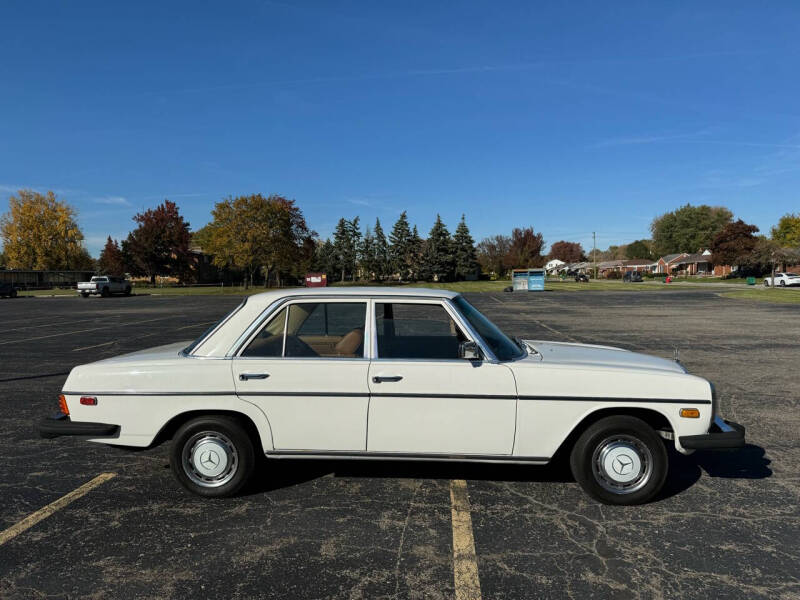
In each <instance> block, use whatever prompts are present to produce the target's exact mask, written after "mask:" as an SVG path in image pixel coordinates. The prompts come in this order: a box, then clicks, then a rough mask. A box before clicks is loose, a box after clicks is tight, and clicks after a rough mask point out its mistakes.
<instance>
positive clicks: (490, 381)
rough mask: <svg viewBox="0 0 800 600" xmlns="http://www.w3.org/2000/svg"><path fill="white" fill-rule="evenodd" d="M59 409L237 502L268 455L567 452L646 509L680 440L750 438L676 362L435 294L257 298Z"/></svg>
mask: <svg viewBox="0 0 800 600" xmlns="http://www.w3.org/2000/svg"><path fill="white" fill-rule="evenodd" d="M59 400H60V407H61V412H60V413H58V414H57V415H56V416H55V417H51V418H49V419H44V420H43V421H42V422H41V424H40V432H41V435H43V436H44V437H56V436H59V435H80V436H86V437H88V438H90V439H91V441H94V442H102V443H106V444H113V445H119V446H133V447H148V446H152V445H155V444H158V443H160V442H161V441H163V440H167V439H171V440H172V449H171V453H170V462H171V465H172V470H173V472H174V474H175V476H176V477H177V479H178V480H179V481H180V482H181V483H182V484H183V485H184V486H185V487H186V488H187V489H189V490H190V491H192V492H195V493H197V494H201V495H203V496H229V495H231V494H234V493H236V492H237V491H238V490H239V489H240V488H241V487H242V486H243V485H244V484H245V483H246V481H247V480H248V479H249V478H250V476H251V475H252V473H253V470H254V466H255V464H256V457H257V455H258V453H263V454H264V455H266V456H267V457H269V458H270V459H278V458H294V459H297V458H339V459H343V458H354V459H383V460H386V459H403V460H409V459H423V460H457V461H481V462H506V463H524V464H532V465H542V464H546V463H548V462H549V461H550V460H551V459H552V458H553V457H554V456H556V454H557V453H558V452H562V453H567V454H568V456H569V459H570V465H571V468H572V472H573V474H574V476H575V479H576V480H577V481H578V482H579V483H580V484H581V486H582V487H583V488H584V490H585V491H586V492H588V493H589V494H590V495H592V496H593V497H594V498H596V499H598V500H600V501H602V502H606V503H611V504H634V503H640V502H645V501H647V500H649V499H650V498H652V497H653V496H654V495H655V494H656V493H658V491H659V490H660V489H661V487H662V485H663V483H664V479H665V478H666V475H667V462H668V457H667V449H666V444H670V445H674V447H675V449H676V450H677V451H678V452H682V453H684V454H688V453H690V452H692V451H693V450H694V449H701V448H702V449H708V448H735V447H740V446H742V445H744V428H743V427H742V426H740V425H737V424H735V423H730V422H728V421H724V420H723V419H721V418H720V417H719V415H717V414H716V397H715V392H714V387H713V385H712V384H710V383H709V382H708V381H706V380H705V379H702V378H700V377H696V376H693V375H689V374H687V372H686V370H685V369H684V368H683V366H681V364H680V363H678V362H675V361H671V360H666V359H662V358H656V357H653V356H648V355H644V354H635V353H633V352H629V351H627V350H623V349H620V348H611V347H607V346H591V345H586V344H567V343H561V342H541V341H536V340H519V339H516V338H511V337H508V336H507V335H505V334H504V333H503V332H502V331H500V329H498V328H497V327H496V326H495V325H494V324H492V322H491V321H489V320H488V319H487V318H486V317H485V316H484V315H483V314H481V313H480V312H479V311H478V310H476V309H475V308H474V307H473V306H472V305H471V304H470V303H469V302H468V301H467V300H466V299H465V298H464V297H462V296H461V295H459V294H456V293H453V292H448V291H442V290H429V289H411V288H327V289H326V288H322V289H320V288H309V289H293V290H280V291H272V292H267V293H263V294H257V295H254V296H251V297H249V298H247V299H245V301H244V302H242V304H241V305H239V306H238V307H237V308H236V309H234V310H233V311H232V312H231V313H230V314H229V315H227V316H226V317H225V318H224V319H222V321H220V322H219V324H217V325H216V326H214V327H212V328H211V329H210V330H209V331H207V332H206V333H205V334H203V335H202V336H200V337H199V338H198V339H197V340H195V341H194V342H192V343H190V344H188V345H187V342H183V343H179V344H171V345H169V346H162V347H159V348H154V349H151V350H146V351H142V352H135V353H133V354H126V355H123V356H118V357H115V358H110V359H106V360H101V361H99V362H95V363H91V364H87V365H81V366H78V367H75V368H74V369H73V370H72V372H71V373H70V375H69V377H68V378H67V380H66V383H65V384H64V388H63V392H62V395H61V396H60V398H59ZM387 468H388V467H387Z"/></svg>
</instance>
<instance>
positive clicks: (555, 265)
mask: <svg viewBox="0 0 800 600" xmlns="http://www.w3.org/2000/svg"><path fill="white" fill-rule="evenodd" d="M566 264H567V263H565V262H564V261H563V260H559V259H557V258H553V259H551V260H548V261H547V263H546V264H545V265H544V270H545V271H547V273H548V274H549V273H557V272H558V271H559V270H561V267H563V266H564V265H566Z"/></svg>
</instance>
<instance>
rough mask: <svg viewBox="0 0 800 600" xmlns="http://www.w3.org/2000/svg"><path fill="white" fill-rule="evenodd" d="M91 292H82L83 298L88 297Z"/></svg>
mask: <svg viewBox="0 0 800 600" xmlns="http://www.w3.org/2000/svg"><path fill="white" fill-rule="evenodd" d="M88 297H89V292H81V298H88Z"/></svg>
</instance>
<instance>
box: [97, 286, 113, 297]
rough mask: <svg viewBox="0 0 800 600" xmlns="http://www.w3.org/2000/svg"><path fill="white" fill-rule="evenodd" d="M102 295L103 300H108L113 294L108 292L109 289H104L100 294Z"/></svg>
mask: <svg viewBox="0 0 800 600" xmlns="http://www.w3.org/2000/svg"><path fill="white" fill-rule="evenodd" d="M100 295H101V296H102V297H103V298H108V297H109V296H110V295H111V292H109V291H108V288H107V287H104V288H103V289H102V290H101V292H100Z"/></svg>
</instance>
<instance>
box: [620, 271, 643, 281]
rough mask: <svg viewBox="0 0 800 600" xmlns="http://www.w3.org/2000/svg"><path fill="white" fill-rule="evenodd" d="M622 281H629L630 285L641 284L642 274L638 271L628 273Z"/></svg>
mask: <svg viewBox="0 0 800 600" xmlns="http://www.w3.org/2000/svg"><path fill="white" fill-rule="evenodd" d="M622 281H627V282H628V283H641V282H642V281H643V280H642V274H641V273H639V272H638V271H627V272H626V273H625V275H623V276H622Z"/></svg>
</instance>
